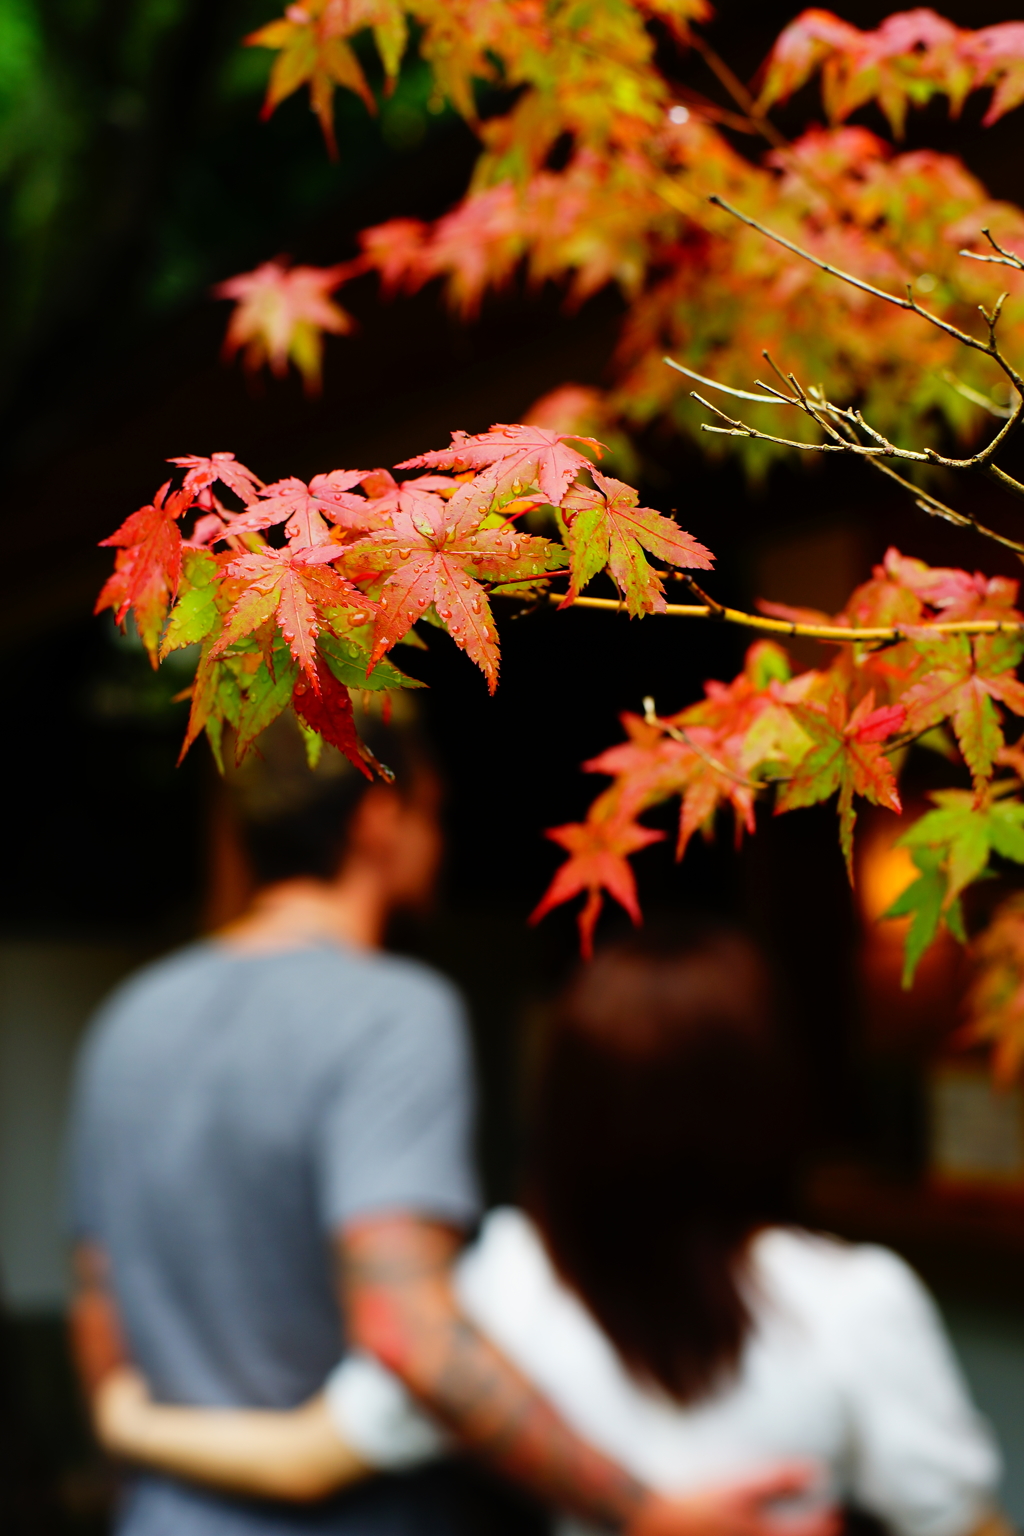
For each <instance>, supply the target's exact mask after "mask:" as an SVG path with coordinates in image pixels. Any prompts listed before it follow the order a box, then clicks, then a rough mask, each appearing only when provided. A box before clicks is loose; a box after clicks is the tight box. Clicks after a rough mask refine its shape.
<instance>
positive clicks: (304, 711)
mask: <svg viewBox="0 0 1024 1536" xmlns="http://www.w3.org/2000/svg"><path fill="white" fill-rule="evenodd" d="M292 703H293V704H294V706H295V713H296V714H297V715H299V716H300V718H301V719H303V720H304V721H305V722H306V724H307V725H308V726H309V728H310V730H313V731H316V733H317V735H318V736H322V737H323V739H324V741H329V742H330V743H331V745H332V746H333V747H337V749H338V751H339V752H343V753H344V754H345V756H346V757H347V758H348V760H349V762H350V763H352V764H353V765H354V766H355V767H356V768H358V769H359V772H360V773H362V774H365V776H366V777H367V778H368V779H372V778H373V773H372V771H371V769H370V766H369V764H368V763H367V761H366V758H365V756H364V754H363V750H362V746H361V743H360V741H359V736H358V734H357V732H356V722H355V717H354V715H353V713H352V699H351V697H350V695H349V691H348V689H347V688H346V687H345V685H344V683H339V681H338V679H337V678H336V677H335V675H334V673H333V671H332V670H331V668H330V667H329V666H325V667H323V668H321V670H320V676H319V682H318V684H317V685H315V686H314V683H313V679H312V677H307V676H300V677H299V678H298V680H297V681H296V684H295V692H294V694H293V696H292Z"/></svg>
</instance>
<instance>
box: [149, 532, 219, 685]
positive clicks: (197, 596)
mask: <svg viewBox="0 0 1024 1536" xmlns="http://www.w3.org/2000/svg"><path fill="white" fill-rule="evenodd" d="M219 581H220V568H219V565H218V562H217V558H216V556H214V555H211V554H210V553H209V552H208V551H207V550H205V549H185V550H184V552H183V556H182V569H181V584H180V587H179V590H178V599H177V602H176V603H175V605H174V607H173V608H172V609H171V616H170V619H169V620H168V623H167V628H166V630H165V631H164V637H163V640H162V641H161V643H160V660H161V661H162V660H163V659H164V657H165V656H169V655H170V653H171V651H177V650H181V648H182V647H183V646H186V645H195V644H196V642H197V641H199V640H205V639H206V637H207V635H208V634H210V632H211V630H213V629H214V628H215V626H216V625H217V623H218V621H219V619H220V613H219V611H218V606H217V597H218V593H219Z"/></svg>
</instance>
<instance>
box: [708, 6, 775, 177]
mask: <svg viewBox="0 0 1024 1536" xmlns="http://www.w3.org/2000/svg"><path fill="white" fill-rule="evenodd" d="M689 41H690V45H691V47H692V48H693V50H694V52H695V53H699V54H700V56H701V58H702V59H703V60H704V62H705V64H706V65H707V66H708V68H709V69H710V71H711V73H712V74H713V75H714V76H715V78H716V79H717V80H718V81H719V83H720V84H721V85H723V86H724V87H725V89H726V90H727V91H728V93H729V95H730V96H731V97H732V99H733V101H734V102H735V103H736V105H737V106H738V107H739V108H740V110H741V112H742V113H743V116H744V117H745V118H746V120H747V122H748V123H750V125H751V127H752V128H753V129H754V131H755V132H756V133H759V134H761V135H762V137H764V138H765V139H767V141H768V143H769V144H770V145H771V146H772V148H773V149H779V150H784V151H785V150H788V149H790V147H791V146H790V143H789V140H788V139H787V138H786V136H785V135H784V134H782V133H780V132H779V130H778V129H777V128H776V126H775V124H774V123H773V122H772V121H771V119H770V118H769V117H768V115H767V113H766V112H765V111H764V109H763V108H762V107H759V106H758V105H757V102H756V101H755V100H754V98H753V96H752V95H751V94H750V92H749V91H748V90H747V88H746V86H745V85H744V84H743V81H742V80H741V79H740V78H739V76H738V75H737V74H735V73H734V72H733V70H731V69H730V68H729V65H728V64H727V63H726V62H725V60H724V59H723V58H722V57H721V56H720V55H719V54H717V53H716V52H715V50H714V49H713V48H712V47H711V45H710V43H707V42H705V41H704V39H703V38H702V37H701V36H700V34H699V33H698V32H691V34H690V38H689Z"/></svg>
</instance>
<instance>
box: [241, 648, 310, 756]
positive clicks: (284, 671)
mask: <svg viewBox="0 0 1024 1536" xmlns="http://www.w3.org/2000/svg"><path fill="white" fill-rule="evenodd" d="M270 660H271V661H272V662H273V666H270V665H269V664H268V661H267V660H266V658H264V657H262V656H261V657H260V658H259V660H258V663H257V665H256V667H255V668H254V670H253V671H252V672H251V673H250V674H249V677H248V679H247V683H246V687H245V691H244V694H243V698H242V702H241V704H240V706H239V709H238V718H237V723H236V725H237V728H236V735H235V762H236V763H240V762H241V761H242V760H243V758H244V757H245V755H246V753H247V752H248V751H249V748H250V747H251V746H252V743H253V742H254V741H255V740H256V737H257V736H259V735H260V734H261V732H263V731H265V730H266V729H267V726H268V725H272V724H273V722H274V721H275V720H276V719H277V717H278V715H280V714H282V713H283V712H284V710H286V709H287V708H288V705H289V704H291V702H292V696H293V694H294V692H295V686H296V681H297V679H298V676H299V668H298V664H297V662H296V661H295V658H294V657H293V656H292V654H291V651H290V650H289V648H288V645H287V643H286V642H284V641H278V642H276V643H275V644H274V646H273V648H272V651H271V657H270Z"/></svg>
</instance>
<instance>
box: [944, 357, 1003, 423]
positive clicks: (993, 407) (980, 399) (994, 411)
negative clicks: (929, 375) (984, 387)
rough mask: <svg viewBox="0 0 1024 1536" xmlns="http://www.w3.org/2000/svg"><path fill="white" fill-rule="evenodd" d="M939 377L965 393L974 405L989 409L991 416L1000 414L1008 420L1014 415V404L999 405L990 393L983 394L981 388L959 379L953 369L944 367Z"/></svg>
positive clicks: (964, 395)
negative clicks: (990, 397)
mask: <svg viewBox="0 0 1024 1536" xmlns="http://www.w3.org/2000/svg"><path fill="white" fill-rule="evenodd" d="M939 378H940V379H941V380H942V382H943V384H948V385H949V387H950V389H955V390H956V392H957V394H958V395H963V397H964V399H965V400H969V401H970V402H971V404H972V405H980V406H981V409H982V410H983V411H988V413H989V415H990V416H998V417H1000V418H1001V419H1002V420H1003V421H1006V420H1007V419H1008V418H1009V417H1010V416H1012V415H1013V406H1012V405H997V404H996V402H995V401H994V400H990V399H989V397H988V395H983V394H982V393H981V390H980V389H972V388H971V386H970V384H965V383H964V381H963V380H962V379H958V378H957V376H956V374H955V373H953V372H952V371H951V369H949V368H943V370H942V372H941V373H940V374H939Z"/></svg>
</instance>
